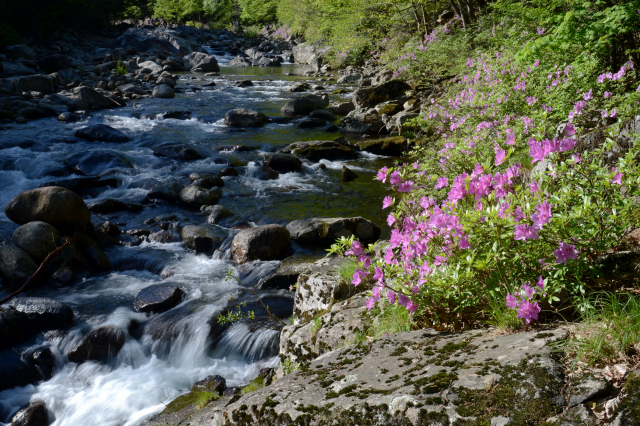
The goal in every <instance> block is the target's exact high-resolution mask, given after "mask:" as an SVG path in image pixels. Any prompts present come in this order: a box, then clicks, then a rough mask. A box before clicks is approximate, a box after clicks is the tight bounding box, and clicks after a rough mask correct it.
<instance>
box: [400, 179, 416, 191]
mask: <svg viewBox="0 0 640 426" xmlns="http://www.w3.org/2000/svg"><path fill="white" fill-rule="evenodd" d="M412 189H413V181H410V180H408V181H406V182H402V183H401V184H400V186H399V187H398V192H411V190H412Z"/></svg>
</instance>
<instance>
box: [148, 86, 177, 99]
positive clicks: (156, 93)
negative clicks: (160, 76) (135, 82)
mask: <svg viewBox="0 0 640 426" xmlns="http://www.w3.org/2000/svg"><path fill="white" fill-rule="evenodd" d="M152 95H153V97H154V98H175V97H176V92H174V90H173V89H172V88H171V86H169V85H168V84H158V85H157V86H156V87H154V88H153V93H152Z"/></svg>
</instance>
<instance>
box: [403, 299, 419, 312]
mask: <svg viewBox="0 0 640 426" xmlns="http://www.w3.org/2000/svg"><path fill="white" fill-rule="evenodd" d="M405 308H407V311H409V312H410V313H411V314H413V313H414V312H415V311H417V310H418V304H417V303H416V302H414V301H413V300H411V299H409V302H408V303H407V306H405Z"/></svg>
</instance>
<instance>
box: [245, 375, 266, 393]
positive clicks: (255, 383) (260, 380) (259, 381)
mask: <svg viewBox="0 0 640 426" xmlns="http://www.w3.org/2000/svg"><path fill="white" fill-rule="evenodd" d="M263 387H264V377H263V376H258V377H256V378H255V379H253V380H252V381H250V382H249V384H247V385H246V386H245V387H243V388H242V389H241V390H240V394H242V395H246V394H248V393H251V392H255V391H257V390H258V389H262V388H263Z"/></svg>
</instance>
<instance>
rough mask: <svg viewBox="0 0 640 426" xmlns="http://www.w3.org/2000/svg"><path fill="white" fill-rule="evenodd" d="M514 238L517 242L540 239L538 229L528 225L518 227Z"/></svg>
mask: <svg viewBox="0 0 640 426" xmlns="http://www.w3.org/2000/svg"><path fill="white" fill-rule="evenodd" d="M513 238H514V239H515V240H522V241H527V240H537V239H538V238H539V236H538V229H536V228H535V227H533V226H528V225H516V230H515V232H514V236H513Z"/></svg>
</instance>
